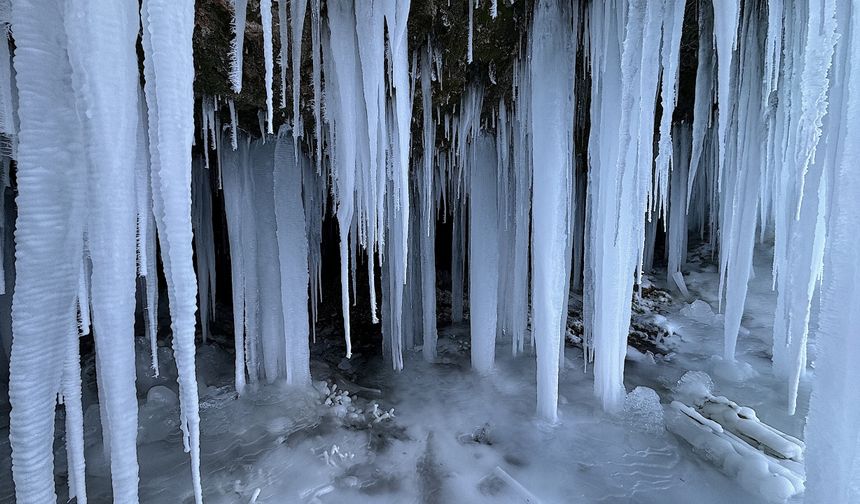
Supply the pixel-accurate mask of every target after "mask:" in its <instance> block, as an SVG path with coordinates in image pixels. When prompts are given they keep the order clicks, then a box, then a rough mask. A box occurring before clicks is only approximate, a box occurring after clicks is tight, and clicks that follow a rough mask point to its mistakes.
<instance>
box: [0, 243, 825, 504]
mask: <svg viewBox="0 0 860 504" xmlns="http://www.w3.org/2000/svg"><path fill="white" fill-rule="evenodd" d="M717 283H718V274H717V270H716V268H715V267H714V266H711V265H705V266H702V267H696V271H693V272H691V273H690V274H688V275H687V284H688V286H689V289H690V296H691V297H690V299H688V300H687V301H688V302H690V301H693V300H695V299H701V300H703V301H705V302H707V303H709V304H710V305H711V306H712V307H713V308H714V311H716V291H717ZM679 296H680V295H678V297H676V299H675V300H673V301H672V302H670V303H666V304H664V305H661V306H658V307H656V308H657V310H659V311H663V312H664V316H665V321H661V324H662V325H664V326H666V327H669V328H670V329H671V330H672V331H673V332H674V336H673V337H671V338H669V339H668V340H667V345H668V346H669V347H671V348H672V349H673V350H674V353H673V354H669V355H668V356H666V357H660V356H658V357H657V358H656V359H655V360H654V361H653V363H652V361H651V358H650V356H646V357H645V358H638V359H631V358H630V357H628V360H627V363H626V371H625V384H626V387H627V389H628V391H630V390H633V389H634V388H635V387H637V386H646V387H649V388H652V389H654V390H656V391H657V393H658V394H660V396H661V401H662V402H663V403H664V405H666V404H667V403H668V402H669V400H670V397H671V387H672V386H673V385H674V384H675V383H676V382H677V380H678V379H679V378H680V376H681V375H683V374H684V372H686V371H688V370H701V371H705V372H707V373H709V374H710V375H711V377H712V378H713V380H714V383H715V393H716V394H720V395H725V396H727V397H729V398H730V399H732V400H734V401H736V402H738V403H739V404H742V405H746V406H750V407H752V408H754V409H755V410H756V411H757V412H758V416H759V418H761V419H762V420H763V421H765V422H767V423H769V424H771V425H773V426H775V427H776V428H778V429H781V430H784V431H785V432H787V433H789V434H791V435H794V436H798V437H799V436H801V435H802V429H803V419H804V418H805V415H806V410H807V406H808V396H809V392H808V387H807V383H806V382H805V381H802V382H801V395H800V400H799V406H798V413H797V415H795V416H794V417H791V416H789V415H787V414H786V413H785V411H786V408H785V406H784V404H783V403H781V402H780V401H784V400H785V399H784V397H785V394H784V393H783V387H784V386H785V385H784V383H783V382H781V381H779V380H777V379H776V378H774V377H773V375H772V374H771V371H770V360H769V354H770V338H771V336H770V334H771V327H772V317H773V315H772V314H773V310H774V304H775V296H774V295H773V294H772V292H771V291H770V258H769V257H768V251H766V250H761V251H759V254H758V256H757V258H756V261H755V278H754V279H753V280H752V281H751V282H750V297H749V298H748V301H747V305H746V306H747V308H746V315H745V317H744V320H743V327H744V328H745V329H742V335H741V337H740V338H739V345H738V361H739V363H740V364H739V365H727V364H726V363H724V362H723V361H721V360H720V359H719V358H715V357H712V356H713V355H720V354H721V349H722V342H723V341H722V334H723V332H722V331H723V328H722V322H721V317H720V316H711V315H710V313H709V312H708V310H704V309H702V308H703V305H702V304H701V303H697V304H696V305H695V306H694V307H693V309H691V308H690V307H689V305H688V304H687V303H685V302H683V301H682V300H680V299H679ZM571 304H572V305H575V304H576V303H571ZM696 309H698V310H699V311H696ZM682 310H683V312H682ZM440 312H441V316H440V330H439V347H438V348H439V357H438V361H439V362H438V363H436V364H429V363H426V362H425V361H424V359H423V358H422V357H421V355H420V353H418V352H407V354H406V356H405V359H406V361H405V363H404V369H403V371H401V372H393V371H391V370H390V366H389V365H388V364H386V363H384V362H383V361H382V359H381V357H377V356H376V355H375V354H373V355H372V356H371V357H368V355H371V354H372V353H373V349H372V348H368V347H367V346H361V344H358V346H357V351H356V357H354V359H353V360H352V361H350V362H349V363H346V362H340V363H338V359H339V357H338V356H340V355H342V348H341V346H342V341H341V340H340V339H339V338H336V337H332V334H334V333H329V336H327V337H326V338H322V337H321V338H319V339H318V343H317V344H316V345H314V346H312V353H313V355H314V361H313V363H312V372H313V377H314V380H315V383H316V388H317V389H318V390H314V391H310V392H309V391H299V390H294V389H288V388H285V387H281V386H278V385H277V384H275V385H266V386H262V387H258V389H257V390H254V391H252V392H250V393H249V394H247V397H244V398H242V399H241V400H235V399H234V392H233V388H232V377H233V369H232V356H230V355H228V354H227V353H226V352H222V351H221V350H219V349H218V348H219V347H217V346H215V345H207V346H204V347H202V348H200V349H199V350H198V362H201V363H203V365H200V366H198V369H200V370H201V373H202V374H201V376H200V378H202V380H201V381H202V382H204V383H205V384H203V383H201V432H202V433H203V437H202V442H201V450H202V472H203V490H204V498H205V500H206V502H208V503H228V502H229V503H235V502H251V501H252V499H253V497H254V495H255V493H256V491H257V490H258V489H259V494H258V495H257V497H256V502H259V503H282V502H307V503H310V502H323V503H341V502H351V503H353V502H355V503H358V502H374V503H379V502H392V503H394V502H423V503H433V502H437V503H455V502H464V503H465V502H469V503H476V502H517V503H524V502H532V501H530V500H528V499H529V497H528V494H529V493H530V494H531V495H532V496H533V497H534V498H536V499H537V500H538V501H539V502H544V503H551V502H565V503H574V502H583V503H622V502H636V503H643V504H644V503H652V502H653V503H674V502H697V503H704V504H708V503H713V504H718V503H720V504H721V503H725V502H744V503H756V502H758V501H756V500H755V498H754V497H753V496H751V495H749V494H747V493H745V492H744V491H743V490H742V489H740V487H739V486H738V485H737V483H736V482H733V481H731V480H729V479H728V478H727V477H725V476H723V475H722V474H721V473H719V472H718V471H717V470H716V469H715V468H714V467H712V466H710V465H709V464H707V463H705V462H704V461H702V460H701V459H699V458H698V457H697V456H696V455H694V454H693V453H692V452H691V450H690V449H689V447H688V446H687V445H686V444H685V443H683V442H682V441H680V440H679V439H678V438H676V437H675V436H674V435H673V434H671V433H668V432H666V431H665V430H664V429H663V427H662V424H661V423H660V422H661V418H660V416H659V414H658V413H656V412H654V411H649V410H648V409H647V405H645V407H641V406H640V407H639V408H632V409H630V408H628V410H627V411H626V412H625V413H623V414H620V415H616V416H612V415H608V414H606V413H603V411H602V409H601V408H600V404H599V401H598V400H597V399H596V398H595V397H594V395H593V387H592V377H591V374H590V369H589V370H588V372H587V373H586V372H584V371H583V359H582V351H581V350H580V349H579V348H578V347H573V346H570V345H568V346H567V347H566V348H565V364H564V370H563V372H562V373H561V376H560V382H559V393H560V400H559V419H560V423H559V424H557V425H547V424H545V423H542V422H541V421H539V420H537V419H536V416H535V367H534V359H533V357H532V356H531V355H530V354H529V347H528V346H527V352H526V355H525V356H521V357H518V358H513V357H511V356H510V355H511V352H510V347H509V345H510V343H509V342H508V340H507V339H505V343H499V347H498V348H497V358H496V365H495V371H494V372H493V373H492V374H491V375H490V376H487V377H482V376H480V375H478V374H477V373H474V372H472V371H471V370H470V366H469V343H468V321H467V322H466V323H464V324H459V325H454V326H451V325H447V322H446V319H447V313H445V310H441V309H440ZM646 316H647V315H646ZM658 320H661V319H659V316H658ZM814 324H815V320H813V327H814ZM335 327H337V326H335ZM333 330H335V331H337V330H339V328H336V329H333ZM747 331H748V334H746V332H747ZM323 332H325V331H323ZM357 339H361V335H358V338H357ZM527 340H528V338H527ZM326 345H330V346H326ZM163 350H166V349H163ZM146 354H147V352H146V349H145V347H140V348H139V350H138V362H139V365H142V366H144V369H145V365H146V363H147V360H146ZM165 360H166V359H165ZM338 364H340V368H341V369H338ZM162 366H163V377H162V378H161V379H157V380H156V379H144V378H139V380H138V391H139V396H141V397H146V395H147V394H146V393H147V392H148V390H147V388H149V387H152V386H153V385H155V384H164V385H167V386H168V387H174V386H175V381H174V378H173V377H174V376H175V370H173V371H170V370H168V369H167V367H168V366H166V365H164V364H162ZM170 366H172V363H170ZM85 368H86V363H85ZM335 370H336V371H335ZM323 379H327V380H328V382H329V383H330V384H331V383H336V384H338V388H337V390H335V391H334V392H333V393H331V389H329V393H326V392H325V390H323V386H324V385H323V384H322V383H320V382H319V381H320V380H323ZM207 384H208V385H207ZM344 388H345V389H347V390H348V391H349V392H350V396H351V399H349V400H344V396H343V395H341V394H340V392H341V391H342V390H343V389H344ZM85 390H86V392H85V395H84V404H85V409H86V410H87V414H86V420H85V430H86V432H85V436H86V444H87V453H86V457H87V458H86V460H87V483H88V489H89V491H90V498H91V501H92V502H103V501H106V500H107V499H108V498H109V491H110V485H109V480H108V479H107V476H106V475H107V474H108V466H107V462H106V461H105V457H104V455H103V446H102V443H101V436H100V429H99V427H98V409H97V407H96V406H93V404H94V403H96V401H97V397H96V395H95V392H94V385H93V384H92V383H89V384H88V386H85ZM159 390H161V391H162V392H164V390H165V389H163V388H160V389H155V391H149V394H148V395H149V397H148V399H141V404H140V429H139V433H138V443H139V444H140V446H139V455H138V457H139V461H140V480H141V487H140V496H141V501H142V502H191V501H192V500H193V494H192V491H191V485H190V475H189V471H188V470H187V464H188V458H187V455H185V454H184V453H183V451H182V440H181V435H180V433H179V430H178V428H177V422H178V403H177V402H176V397H175V394H171V393H163V394H158V391H159ZM327 399H328V400H327ZM374 402H375V403H377V404H378V411H377V412H376V414H374V413H373V412H372V411H371V410H372V409H373V406H372V404H373V403H374ZM324 403H328V404H324ZM339 404H340V406H339ZM86 405H89V407H86ZM164 406H167V407H166V408H165V407H164ZM349 406H352V407H353V408H354V409H355V410H358V409H362V410H364V411H363V412H362V414H360V415H355V416H354V417H353V418H350V415H349V409H348V408H349ZM2 408H3V410H2V412H3V413H2V415H3V416H2V417H0V425H2V431H0V432H2V444H0V450H2V453H0V464H2V466H0V468H2V473H0V502H8V501H10V500H11V499H12V493H11V472H10V468H9V457H8V454H9V444H8V411H9V408H8V403H7V402H6V398H5V393H4V394H3V403H2ZM391 408H394V417H393V418H384V417H385V412H387V411H389V410H390V409H391ZM377 416H380V417H383V418H382V419H380V420H378V421H377V420H375V419H376V417H377ZM60 421H61V419H58V422H60ZM60 432H62V429H60ZM55 446H56V447H57V449H58V451H57V470H56V479H57V488H58V489H64V488H65V477H66V476H65V467H64V465H65V464H64V463H63V462H64V461H65V455H64V452H63V448H62V446H63V443H62V442H61V440H59V439H58V440H57V442H56V443H55ZM508 476H509V477H510V478H512V479H513V481H515V482H518V484H519V485H521V487H518V485H517V484H516V483H513V484H512V483H511V480H509V479H508ZM61 498H62V497H61Z"/></svg>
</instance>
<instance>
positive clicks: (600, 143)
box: [584, 0, 660, 410]
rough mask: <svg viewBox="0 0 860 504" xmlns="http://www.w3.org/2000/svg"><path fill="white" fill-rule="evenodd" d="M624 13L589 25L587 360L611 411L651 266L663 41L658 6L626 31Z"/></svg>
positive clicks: (604, 14)
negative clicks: (649, 233) (650, 196)
mask: <svg viewBox="0 0 860 504" xmlns="http://www.w3.org/2000/svg"><path fill="white" fill-rule="evenodd" d="M621 5H623V4H622V3H620V2H618V3H616V2H612V3H611V4H607V5H606V6H605V8H604V6H598V5H593V6H592V7H591V9H590V16H591V19H590V21H589V30H590V33H589V36H590V41H589V48H590V50H591V55H590V57H591V61H592V68H597V69H600V70H599V72H597V73H596V75H594V76H593V83H592V97H591V133H590V137H589V157H590V159H589V161H590V165H591V166H590V168H589V170H588V177H589V183H588V200H589V201H588V203H587V204H588V207H587V209H586V214H587V217H586V219H587V221H588V224H587V228H586V239H587V250H586V275H585V300H584V312H585V321H586V326H585V328H586V335H585V336H586V338H585V339H586V345H587V347H588V351H587V356H588V357H589V358H591V357H592V355H593V356H594V357H595V358H596V360H595V365H594V388H595V394H596V395H597V396H598V397H600V398H601V399H602V403H603V407H604V409H607V410H615V409H617V408H619V407H620V406H621V401H622V399H623V397H624V384H623V376H624V357H625V354H626V349H627V333H628V328H629V324H630V310H631V304H630V302H631V296H632V290H633V282H634V273H635V272H636V271H637V262H639V264H640V268H638V269H639V271H641V264H642V261H643V259H644V246H643V245H644V241H645V222H644V221H645V211H646V208H647V206H646V202H647V193H648V188H649V187H650V185H651V179H650V175H651V166H652V163H651V145H652V141H651V136H650V135H651V133H652V132H653V124H654V101H653V96H656V87H657V71H656V70H657V69H656V65H657V62H656V56H655V53H656V51H657V47H658V46H659V37H660V30H659V26H660V19H659V15H660V12H659V8H658V7H659V6H658V5H655V4H654V3H652V2H645V1H644V0H637V1H633V2H630V3H629V9H628V12H627V16H626V19H625V23H626V24H623V25H622V24H620V23H619V21H620V20H619V19H618V17H616V16H615V14H614V12H612V10H613V8H621ZM622 34H623V35H622ZM619 96H620V100H619ZM630 202H633V203H630Z"/></svg>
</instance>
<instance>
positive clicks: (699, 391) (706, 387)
mask: <svg viewBox="0 0 860 504" xmlns="http://www.w3.org/2000/svg"><path fill="white" fill-rule="evenodd" d="M713 389H714V381H713V380H712V379H711V377H710V376H708V373H705V372H704V371H687V372H686V373H684V375H683V376H682V377H681V378H680V379H679V380H678V383H676V384H675V386H674V387H673V389H672V392H673V393H674V397H675V399H676V400H678V401H681V402H683V403H685V404H697V405H698V404H702V403H703V402H704V401H705V399H707V398H708V397H710V396H711V391H713Z"/></svg>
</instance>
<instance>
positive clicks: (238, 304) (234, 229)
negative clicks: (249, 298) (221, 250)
mask: <svg viewBox="0 0 860 504" xmlns="http://www.w3.org/2000/svg"><path fill="white" fill-rule="evenodd" d="M239 155H240V153H238V152H236V151H232V150H228V151H225V152H224V153H223V155H222V158H221V168H222V170H221V172H222V173H223V176H224V213H225V214H226V217H227V235H228V237H229V241H230V278H231V282H232V285H233V338H234V348H235V378H234V382H235V386H236V393H237V394H239V395H240V396H241V395H242V394H244V393H245V336H246V333H245V278H244V276H245V265H244V256H243V250H242V244H243V243H244V242H245V241H246V240H245V238H244V236H243V234H244V233H245V232H246V230H244V229H243V226H242V201H243V199H244V198H243V196H242V191H243V187H242V174H241V172H240V171H239V159H238V156H239ZM248 240H250V239H248Z"/></svg>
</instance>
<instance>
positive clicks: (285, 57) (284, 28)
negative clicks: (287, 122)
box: [278, 0, 290, 109]
mask: <svg viewBox="0 0 860 504" xmlns="http://www.w3.org/2000/svg"><path fill="white" fill-rule="evenodd" d="M289 23H290V20H289V19H288V18H287V0H278V40H279V41H280V43H281V53H280V54H279V55H278V63H279V65H280V69H281V108H282V109H283V108H287V68H288V67H289V66H290V65H289V61H290V59H289V58H290V50H289V49H290V39H289V35H288V27H289Z"/></svg>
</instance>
